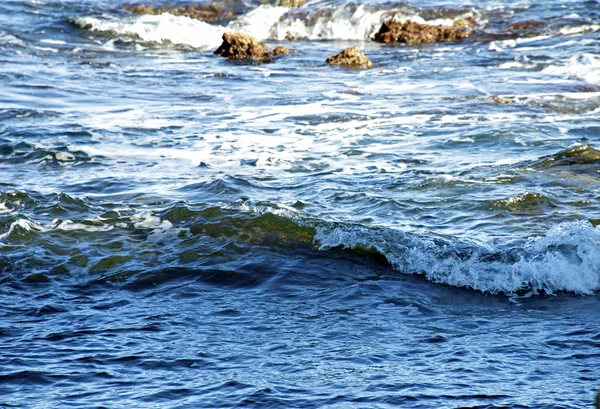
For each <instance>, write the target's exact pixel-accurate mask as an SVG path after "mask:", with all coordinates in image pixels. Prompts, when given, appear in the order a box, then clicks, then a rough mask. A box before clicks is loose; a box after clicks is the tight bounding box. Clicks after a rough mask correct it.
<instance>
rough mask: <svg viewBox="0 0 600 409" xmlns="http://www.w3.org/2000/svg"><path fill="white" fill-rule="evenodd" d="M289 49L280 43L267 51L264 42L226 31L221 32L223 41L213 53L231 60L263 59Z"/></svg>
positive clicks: (246, 35) (283, 52) (286, 51)
mask: <svg viewBox="0 0 600 409" xmlns="http://www.w3.org/2000/svg"><path fill="white" fill-rule="evenodd" d="M291 51H292V50H290V49H289V48H285V47H283V46H281V45H280V46H277V47H275V48H274V49H273V50H271V51H267V46H266V45H265V44H264V43H261V42H260V41H258V40H257V39H256V38H254V37H252V36H250V35H248V34H243V33H236V32H228V33H225V34H223V43H221V45H220V46H219V48H217V50H216V51H215V54H216V55H218V56H220V57H225V58H229V59H231V60H257V61H264V60H267V59H269V58H272V57H274V56H276V55H282V54H287V53H289V52H291Z"/></svg>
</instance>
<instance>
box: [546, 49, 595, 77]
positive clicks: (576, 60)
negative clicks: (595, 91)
mask: <svg viewBox="0 0 600 409" xmlns="http://www.w3.org/2000/svg"><path fill="white" fill-rule="evenodd" d="M542 72H543V73H545V74H552V75H568V76H571V77H576V78H580V79H582V80H584V81H586V82H589V83H591V84H598V85H600V56H598V55H594V54H587V53H585V54H578V55H574V56H573V57H571V58H569V60H568V61H567V62H566V63H565V64H564V65H549V66H548V67H546V68H544V69H543V70H542Z"/></svg>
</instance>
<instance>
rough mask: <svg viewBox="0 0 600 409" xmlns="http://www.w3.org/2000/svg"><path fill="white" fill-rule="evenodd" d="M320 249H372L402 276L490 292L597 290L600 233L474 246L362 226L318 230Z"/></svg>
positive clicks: (588, 228)
mask: <svg viewBox="0 0 600 409" xmlns="http://www.w3.org/2000/svg"><path fill="white" fill-rule="evenodd" d="M315 243H316V244H317V245H318V246H319V247H320V248H321V249H323V250H326V249H330V248H333V247H338V246H342V247H345V248H356V247H362V248H366V249H370V248H374V249H375V250H377V251H378V252H379V253H381V254H383V255H384V256H385V257H386V258H387V260H388V261H389V262H390V264H391V265H392V267H393V268H394V269H396V270H397V271H399V272H402V273H417V274H423V275H424V276H425V277H426V278H427V279H428V280H430V281H433V282H439V283H444V284H449V285H452V286H457V287H470V288H473V289H476V290H480V291H483V292H490V293H505V294H515V293H517V292H520V291H523V290H529V291H530V292H531V293H539V292H540V291H543V292H546V293H556V292H559V291H570V292H574V293H578V294H591V293H593V292H595V291H598V290H600V252H599V251H598V250H599V249H600V229H599V228H594V227H593V226H592V225H591V224H590V223H589V222H587V221H580V222H569V223H563V224H560V225H557V226H555V227H554V228H552V229H550V231H548V232H547V233H546V235H545V236H544V237H539V238H531V239H529V240H524V241H520V242H516V243H504V244H502V243H496V242H491V243H483V244H481V243H475V242H470V241H459V240H455V239H448V238H442V237H438V238H436V237H432V236H429V235H427V236H426V235H419V234H414V233H406V232H402V231H396V230H386V229H373V228H367V227H364V226H347V225H333V226H331V225H328V226H323V227H319V228H318V229H317V234H316V236H315Z"/></svg>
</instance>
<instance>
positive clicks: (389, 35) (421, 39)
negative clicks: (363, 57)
mask: <svg viewBox="0 0 600 409" xmlns="http://www.w3.org/2000/svg"><path fill="white" fill-rule="evenodd" d="M472 33H473V32H472V31H471V30H469V29H467V28H465V27H449V26H432V25H428V24H419V23H415V22H414V21H406V22H404V23H400V22H397V21H387V22H385V23H383V24H382V25H381V28H380V29H379V32H378V33H377V34H376V35H375V40H377V41H380V42H382V43H392V42H399V43H408V44H415V43H438V42H447V41H458V40H463V39H465V38H467V37H469V36H470V35H471V34H472Z"/></svg>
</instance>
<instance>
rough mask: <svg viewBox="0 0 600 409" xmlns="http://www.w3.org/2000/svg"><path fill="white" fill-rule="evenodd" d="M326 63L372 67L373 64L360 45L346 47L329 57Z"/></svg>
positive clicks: (353, 66) (352, 66)
mask: <svg viewBox="0 0 600 409" xmlns="http://www.w3.org/2000/svg"><path fill="white" fill-rule="evenodd" d="M325 65H343V66H345V67H350V68H362V67H366V68H371V67H372V66H373V64H371V61H370V60H369V59H368V58H367V57H366V56H365V55H364V54H363V52H362V51H360V50H359V49H358V47H352V48H346V49H345V50H344V51H342V52H341V53H339V54H336V55H332V56H330V57H329V58H327V61H325Z"/></svg>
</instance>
